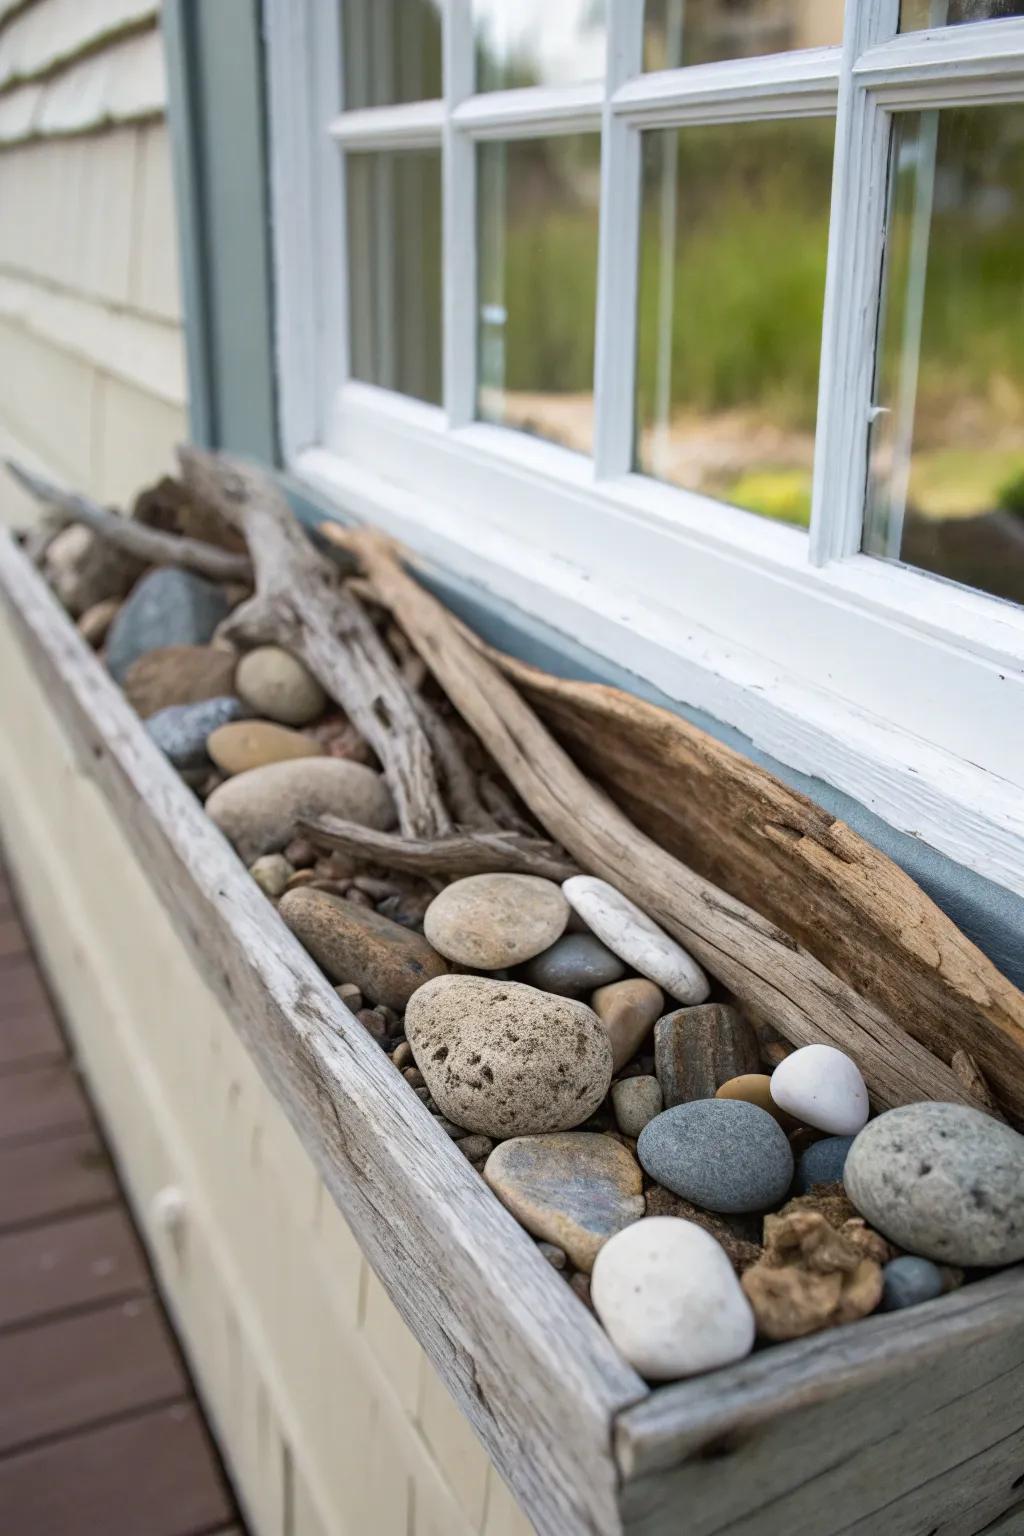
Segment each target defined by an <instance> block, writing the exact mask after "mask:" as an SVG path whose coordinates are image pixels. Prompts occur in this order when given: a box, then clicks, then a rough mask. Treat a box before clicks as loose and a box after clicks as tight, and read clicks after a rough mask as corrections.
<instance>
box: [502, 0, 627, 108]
mask: <svg viewBox="0 0 1024 1536" xmlns="http://www.w3.org/2000/svg"><path fill="white" fill-rule="evenodd" d="M473 33H474V41H475V44H476V86H477V90H478V91H507V90H513V89H514V88H516V87H517V86H524V85H573V84H576V83H578V82H579V81H581V80H601V79H603V78H604V63H605V0H556V3H555V4H552V3H551V0H473Z"/></svg>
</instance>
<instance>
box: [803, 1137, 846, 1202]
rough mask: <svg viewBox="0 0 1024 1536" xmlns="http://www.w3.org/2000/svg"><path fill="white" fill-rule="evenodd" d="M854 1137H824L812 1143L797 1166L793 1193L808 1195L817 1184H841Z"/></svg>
mask: <svg viewBox="0 0 1024 1536" xmlns="http://www.w3.org/2000/svg"><path fill="white" fill-rule="evenodd" d="M853 1142H854V1138H853V1137H852V1136H824V1137H823V1138H822V1139H821V1141H816V1142H814V1143H812V1145H811V1146H809V1147H808V1148H807V1151H806V1152H804V1153H803V1155H802V1156H801V1158H800V1160H799V1162H798V1163H797V1165H796V1178H795V1179H794V1180H793V1193H794V1194H797V1195H806V1194H807V1193H808V1192H809V1191H810V1190H812V1189H813V1188H814V1186H815V1184H841V1183H842V1182H843V1169H844V1168H845V1167H846V1154H847V1153H848V1152H849V1150H850V1148H851V1147H852V1146H853Z"/></svg>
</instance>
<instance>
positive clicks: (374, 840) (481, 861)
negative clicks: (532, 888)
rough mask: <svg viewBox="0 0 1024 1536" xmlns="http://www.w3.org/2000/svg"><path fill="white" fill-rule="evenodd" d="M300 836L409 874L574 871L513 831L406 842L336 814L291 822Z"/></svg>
mask: <svg viewBox="0 0 1024 1536" xmlns="http://www.w3.org/2000/svg"><path fill="white" fill-rule="evenodd" d="M296 830H297V832H298V834H299V836H300V837H306V838H308V839H309V841H310V842H311V843H313V844H314V846H316V847H319V848H339V849H341V851H342V852H343V853H349V854H352V855H353V856H354V857H356V858H359V859H365V860H366V861H367V863H372V864H382V865H383V866H384V868H385V869H400V870H403V871H405V873H407V874H411V875H436V874H439V873H442V872H443V873H444V874H446V875H459V876H461V875H489V874H498V873H502V872H510V873H512V874H517V875H541V876H543V878H544V879H545V880H559V881H561V880H568V879H569V877H570V876H571V875H578V874H579V868H578V867H577V865H575V864H574V863H573V861H572V860H571V859H570V858H568V857H567V856H566V855H565V854H564V853H563V852H562V850H561V849H560V848H559V847H557V845H556V844H554V843H548V842H545V841H544V840H543V838H539V837H523V836H521V835H520V834H519V833H517V832H497V831H495V832H474V831H468V830H462V831H460V832H453V833H452V834H451V835H450V836H448V837H435V838H432V839H431V840H430V841H429V842H411V841H410V840H409V839H407V838H404V837H396V836H395V834H394V833H393V832H376V831H374V829H373V828H372V827H361V826H359V825H358V823H357V822H354V821H341V820H339V819H338V817H336V816H321V817H318V818H316V819H308V820H307V819H306V818H303V819H301V820H300V821H298V822H297V823H296Z"/></svg>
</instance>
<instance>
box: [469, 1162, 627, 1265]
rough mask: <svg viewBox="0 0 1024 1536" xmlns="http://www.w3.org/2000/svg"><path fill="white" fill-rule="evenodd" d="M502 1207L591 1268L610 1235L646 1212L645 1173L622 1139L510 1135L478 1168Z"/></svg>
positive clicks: (536, 1235) (531, 1231)
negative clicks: (509, 1139)
mask: <svg viewBox="0 0 1024 1536" xmlns="http://www.w3.org/2000/svg"><path fill="white" fill-rule="evenodd" d="M484 1178H485V1180H486V1181H487V1183H488V1184H489V1185H490V1186H491V1188H492V1189H493V1190H494V1193H495V1194H496V1195H497V1197H498V1199H499V1200H500V1201H501V1203H502V1205H504V1206H506V1207H507V1208H508V1210H510V1211H511V1212H512V1214H513V1216H514V1217H515V1218H516V1220H517V1221H519V1222H521V1223H522V1225H523V1226H524V1227H525V1228H526V1230H527V1232H529V1233H531V1234H532V1235H533V1236H534V1237H539V1238H543V1239H545V1241H547V1242H549V1243H554V1244H556V1245H557V1246H558V1247H559V1248H562V1249H564V1251H565V1252H566V1253H567V1254H568V1255H569V1258H570V1259H571V1260H572V1262H573V1264H574V1265H575V1266H576V1268H577V1269H582V1270H586V1271H588V1272H589V1271H590V1270H591V1269H592V1268H593V1266H594V1260H595V1259H596V1257H597V1254H598V1251H599V1249H600V1248H601V1247H602V1245H603V1244H604V1243H606V1242H607V1241H608V1239H609V1238H610V1237H611V1236H612V1234H613V1233H614V1232H620V1231H621V1230H622V1228H623V1227H627V1226H629V1224H630V1222H633V1221H639V1220H640V1217H641V1216H642V1215H643V1214H644V1210H645V1204H644V1196H643V1175H642V1174H641V1172H640V1166H639V1164H638V1163H637V1161H636V1159H635V1158H634V1157H632V1156H631V1155H630V1153H629V1152H627V1150H626V1148H625V1147H624V1146H623V1145H622V1143H621V1142H618V1141H613V1140H612V1139H611V1137H610V1136H600V1135H594V1134H593V1133H592V1132H590V1131H570V1132H568V1133H564V1134H562V1135H554V1136H516V1137H513V1139H512V1140H511V1141H503V1142H502V1143H501V1145H500V1146H499V1147H496V1148H495V1150H494V1151H493V1152H492V1153H491V1155H490V1157H489V1158H488V1159H487V1162H486V1164H485V1165H484Z"/></svg>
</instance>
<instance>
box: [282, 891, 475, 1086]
mask: <svg viewBox="0 0 1024 1536" xmlns="http://www.w3.org/2000/svg"><path fill="white" fill-rule="evenodd" d="M277 910H278V912H279V913H280V914H281V916H282V917H283V918H284V920H285V922H286V923H287V924H288V927H289V928H290V929H291V930H292V932H293V933H294V934H295V936H296V938H297V939H299V941H300V942H301V943H302V944H303V945H304V946H305V948H306V949H308V951H309V953H310V954H311V955H312V956H313V959H314V960H315V961H316V963H317V965H319V966H320V968H321V970H323V971H326V973H327V975H328V976H329V977H330V979H331V980H332V981H334V982H338V981H353V982H355V984H356V986H357V987H358V988H359V990H360V992H362V994H363V996H364V997H368V998H370V999H371V1000H372V1001H373V1002H374V1003H383V1004H385V1006H386V1007H388V1008H399V1009H400V1008H404V1007H405V1006H406V1004H407V1003H408V1001H409V999H410V998H411V997H412V995H413V993H414V992H415V991H416V989H417V987H421V986H422V985H423V983H424V982H425V981H429V980H430V979H431V978H432V977H435V976H443V975H445V974H446V972H447V969H448V968H447V966H446V965H445V963H444V961H443V960H442V959H441V956H440V955H439V954H437V952H436V951H435V950H433V949H431V947H430V945H429V944H428V943H427V941H426V939H425V938H423V936H422V934H419V933H411V932H410V931H409V929H408V928H403V927H401V925H400V924H398V923H393V922H392V921H391V920H390V918H387V917H381V915H380V913H379V912H374V911H373V909H372V907H371V908H367V907H357V906H355V905H354V904H353V903H352V902H350V901H346V900H345V898H344V897H343V896H332V895H330V894H329V893H328V892H327V891H313V890H310V889H309V888H308V887H305V888H303V887H299V889H297V890H293V891H286V892H285V894H284V895H283V896H282V897H281V901H280V903H279V905H278V908H277ZM435 1097H436V1095H435Z"/></svg>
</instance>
